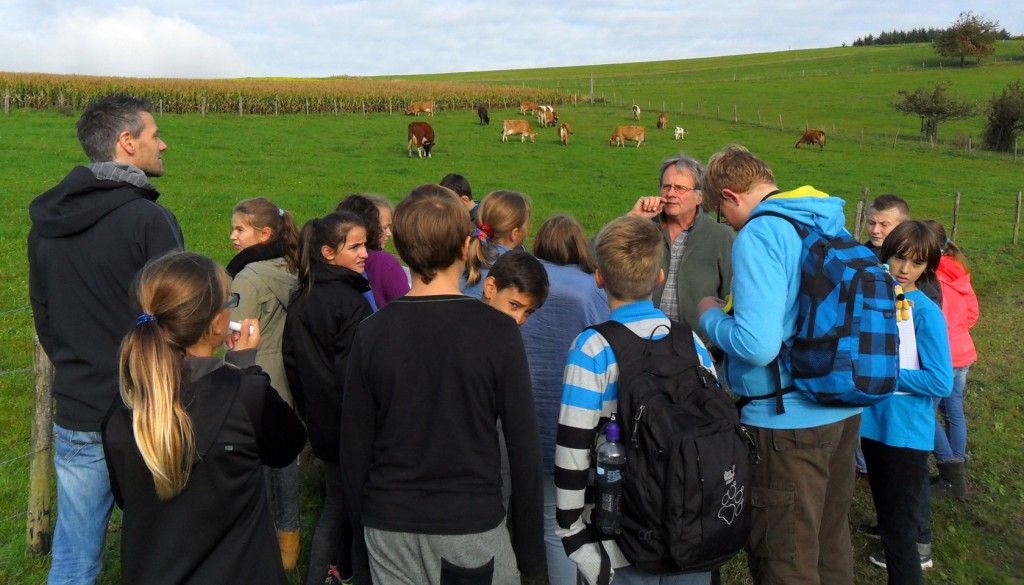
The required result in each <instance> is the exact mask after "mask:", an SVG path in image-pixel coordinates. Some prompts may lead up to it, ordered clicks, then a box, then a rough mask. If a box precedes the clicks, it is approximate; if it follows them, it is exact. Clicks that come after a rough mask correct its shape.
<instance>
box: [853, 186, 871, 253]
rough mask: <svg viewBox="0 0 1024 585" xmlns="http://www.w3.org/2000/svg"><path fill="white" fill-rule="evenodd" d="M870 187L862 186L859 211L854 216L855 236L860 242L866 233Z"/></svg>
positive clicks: (858, 201)
mask: <svg viewBox="0 0 1024 585" xmlns="http://www.w3.org/2000/svg"><path fill="white" fill-rule="evenodd" d="M867 204H868V188H867V187H861V188H860V199H858V200H857V213H856V215H854V218H853V237H854V238H855V239H856V240H857V241H858V242H859V241H860V239H861V236H862V235H863V234H864V216H865V215H866V214H867Z"/></svg>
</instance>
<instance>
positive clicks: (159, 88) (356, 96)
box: [0, 72, 572, 115]
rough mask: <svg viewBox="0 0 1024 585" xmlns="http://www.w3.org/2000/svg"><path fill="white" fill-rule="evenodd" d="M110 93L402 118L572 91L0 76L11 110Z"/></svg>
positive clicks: (178, 102) (561, 98) (199, 108)
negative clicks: (422, 110)
mask: <svg viewBox="0 0 1024 585" xmlns="http://www.w3.org/2000/svg"><path fill="white" fill-rule="evenodd" d="M112 93H124V94H130V95H133V96H136V97H147V98H149V99H150V101H152V102H153V107H154V110H155V111H156V112H159V113H161V114H163V113H168V114H186V113H199V114H204V115H205V114H207V113H219V114H240V115H241V114H258V115H266V114H341V113H373V112H386V113H393V112H398V113H402V112H403V111H404V110H405V108H406V106H408V105H409V104H410V103H411V102H414V101H424V100H434V101H435V102H437V109H438V110H446V109H451V110H465V109H475V108H476V107H477V106H478V105H485V106H488V107H518V106H519V102H520V100H524V99H525V100H532V101H538V102H545V103H550V104H561V103H564V102H565V101H567V100H571V99H572V96H571V95H570V94H567V93H563V92H559V91H555V90H548V89H536V88H530V87H520V86H511V85H508V86H504V85H477V84H469V83H448V82H445V83H440V82H418V81H406V80H380V79H366V78H347V77H343V78H331V79H211V80H199V79H134V78H123V77H91V76H83V75H49V74H32V73H27V74H22V73H3V72H0V99H2V101H3V106H4V111H5V112H8V111H10V109H11V108H32V109H67V110H82V109H84V108H85V107H86V106H87V105H88V104H89V102H91V101H92V100H94V99H96V98H98V97H100V96H103V95H108V94H112Z"/></svg>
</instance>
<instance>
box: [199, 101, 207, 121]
mask: <svg viewBox="0 0 1024 585" xmlns="http://www.w3.org/2000/svg"><path fill="white" fill-rule="evenodd" d="M199 115H200V117H203V118H205V117H206V96H205V95H204V96H203V101H202V102H200V105H199Z"/></svg>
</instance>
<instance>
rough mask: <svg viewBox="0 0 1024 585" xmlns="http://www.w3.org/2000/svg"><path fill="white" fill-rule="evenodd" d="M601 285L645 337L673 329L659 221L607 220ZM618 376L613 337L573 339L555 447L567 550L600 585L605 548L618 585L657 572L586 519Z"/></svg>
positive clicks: (702, 576) (681, 582) (706, 361)
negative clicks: (601, 432) (660, 298)
mask: <svg viewBox="0 0 1024 585" xmlns="http://www.w3.org/2000/svg"><path fill="white" fill-rule="evenodd" d="M596 253H597V265H598V268H597V272H596V273H595V278H596V279H597V286H598V287H601V288H603V289H604V291H605V294H607V295H608V304H609V307H610V308H611V310H612V313H611V318H612V320H614V321H618V322H620V323H622V324H624V325H625V326H626V327H628V328H629V329H630V330H631V331H632V332H633V333H635V334H636V335H638V336H640V337H644V338H647V337H650V336H651V334H652V333H653V332H654V331H655V330H656V329H657V328H658V327H662V330H661V331H659V332H658V333H657V334H656V335H655V339H658V338H660V337H663V336H664V335H665V334H664V332H663V331H664V327H667V326H670V321H669V319H668V317H666V316H665V314H664V313H662V312H661V311H660V310H659V309H658V308H656V307H655V306H654V303H653V302H652V301H651V294H652V292H653V291H654V288H655V287H656V286H658V285H659V284H661V282H662V281H663V280H664V278H665V274H664V271H663V270H662V269H661V261H662V255H663V254H664V253H665V251H664V245H663V243H662V235H661V232H660V231H659V230H658V228H657V226H655V225H654V224H653V223H651V222H650V221H648V220H645V219H642V218H639V217H629V216H626V217H621V218H618V219H616V220H614V221H612V222H611V223H609V224H608V225H606V226H605V227H604V228H603V229H602V230H601V232H600V233H599V234H598V236H597V241H596ZM693 344H694V346H695V347H696V349H697V355H698V357H699V359H700V362H701V364H702V365H703V366H704V367H706V368H708V369H709V370H711V371H712V372H714V367H713V366H712V361H711V356H710V354H709V353H708V351H707V349H706V348H705V347H704V344H703V343H701V341H700V339H699V338H698V337H697V336H696V335H695V334H694V335H693ZM618 377H619V369H618V366H617V365H616V361H615V354H614V353H613V352H612V349H611V347H610V345H609V344H608V342H607V340H605V339H604V337H602V336H601V335H600V334H599V333H597V332H596V331H594V330H592V329H587V330H586V331H584V332H583V333H581V334H580V335H579V336H577V337H576V340H575V341H574V342H573V345H572V348H571V350H570V351H569V360H568V363H567V364H566V367H565V377H564V381H563V390H562V406H561V412H560V414H559V418H558V438H557V443H556V447H555V486H556V487H557V488H558V492H557V497H556V507H557V510H556V516H557V521H558V535H559V536H560V537H561V538H562V544H563V545H564V546H565V552H566V554H567V555H568V556H569V558H570V559H572V560H573V561H574V562H575V563H576V565H577V567H579V570H580V572H581V573H582V574H583V576H584V577H585V578H586V579H587V581H588V582H590V583H591V584H596V583H597V578H598V574H599V572H600V567H601V551H600V549H599V548H598V547H600V546H603V547H604V548H605V551H606V552H607V554H608V556H609V558H610V560H611V567H612V569H613V574H614V583H615V585H620V584H627V585H628V584H630V583H640V582H646V581H644V580H645V579H649V578H650V576H649V575H647V574H645V573H643V572H642V571H640V570H638V569H636V568H634V567H632V566H630V563H629V561H628V560H627V559H626V558H625V557H624V556H623V554H622V553H621V551H620V550H619V548H618V546H616V544H615V542H614V541H611V540H607V541H602V542H598V541H597V539H596V538H595V536H594V534H592V533H591V532H590V531H588V530H587V528H586V524H587V521H588V519H589V516H590V512H591V509H592V506H591V505H588V504H586V503H585V501H584V494H585V491H586V488H587V482H588V476H589V470H590V468H591V447H592V446H593V444H594V437H595V434H596V432H597V429H598V428H599V427H600V426H601V425H602V424H603V423H605V422H607V421H608V420H609V418H610V417H611V415H612V414H613V413H615V412H616V411H617V410H618ZM710 582H711V574H710V573H697V574H687V575H672V576H662V577H661V579H660V583H662V584H665V585H669V584H671V585H706V584H708V583H710Z"/></svg>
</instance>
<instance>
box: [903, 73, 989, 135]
mask: <svg viewBox="0 0 1024 585" xmlns="http://www.w3.org/2000/svg"><path fill="white" fill-rule="evenodd" d="M948 88H949V84H945V83H937V84H935V89H934V90H932V91H928V90H926V89H917V90H915V91H914V92H912V93H911V92H908V91H907V90H905V89H901V90H900V91H899V92H897V93H898V94H899V95H900V99H899V100H897V101H896V102H895V103H893V104H892V107H893V108H895V109H896V111H898V112H903V113H904V114H914V115H915V116H918V117H920V118H921V134H922V135H923V136H924V137H925V138H927V139H928V140H929V141H933V140H935V138H936V136H937V135H938V131H939V122H945V121H946V120H957V119H961V118H970V117H971V116H973V115H974V113H975V111H976V110H977V107H976V106H975V105H974V104H971V103H967V102H961V101H958V100H956V99H954V98H951V97H949V96H947V95H946V89H948Z"/></svg>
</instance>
